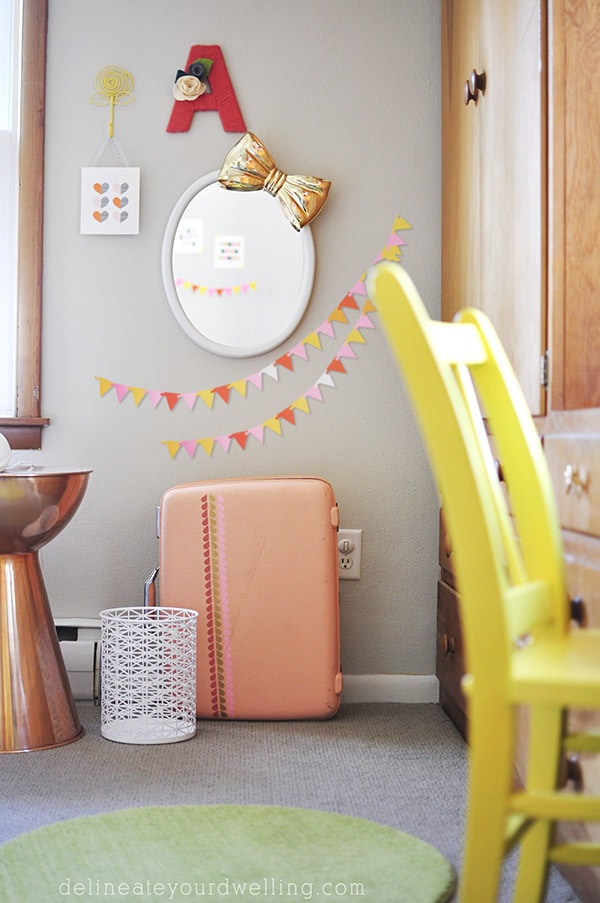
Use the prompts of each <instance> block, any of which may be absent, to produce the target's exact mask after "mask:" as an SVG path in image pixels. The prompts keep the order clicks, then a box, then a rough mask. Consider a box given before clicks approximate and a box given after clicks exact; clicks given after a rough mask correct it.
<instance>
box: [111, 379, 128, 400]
mask: <svg viewBox="0 0 600 903" xmlns="http://www.w3.org/2000/svg"><path fill="white" fill-rule="evenodd" d="M113 389H114V390H115V392H116V393H117V398H118V399H119V401H123V399H124V398H125V396H126V395H127V393H128V392H129V386H124V385H123V383H113Z"/></svg>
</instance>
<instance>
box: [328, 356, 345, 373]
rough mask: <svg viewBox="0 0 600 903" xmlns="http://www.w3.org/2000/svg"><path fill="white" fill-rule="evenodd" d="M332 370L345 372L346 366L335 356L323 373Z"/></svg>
mask: <svg viewBox="0 0 600 903" xmlns="http://www.w3.org/2000/svg"><path fill="white" fill-rule="evenodd" d="M332 370H335V371H337V372H338V373H345V372H346V368H345V367H344V365H343V364H342V362H341V361H340V360H338V359H337V357H334V359H333V360H332V362H331V363H330V365H329V366H328V367H327V369H326V371H325V373H330V372H331V371H332Z"/></svg>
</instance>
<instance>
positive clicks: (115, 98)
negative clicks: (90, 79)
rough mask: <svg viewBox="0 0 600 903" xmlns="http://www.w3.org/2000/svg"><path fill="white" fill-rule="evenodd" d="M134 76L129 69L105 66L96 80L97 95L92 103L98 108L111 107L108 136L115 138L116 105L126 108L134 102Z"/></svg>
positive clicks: (92, 99) (91, 98) (94, 95)
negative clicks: (125, 106) (126, 105)
mask: <svg viewBox="0 0 600 903" xmlns="http://www.w3.org/2000/svg"><path fill="white" fill-rule="evenodd" d="M133 84H134V82H133V75H132V74H131V72H128V71H127V69H121V67H120V66H105V67H104V69H101V70H100V71H99V72H98V73H97V75H96V77H95V79H94V88H95V89H96V93H95V94H93V95H92V97H90V103H93V104H95V105H96V106H98V107H106V106H110V122H109V125H108V135H109V137H110V138H113V137H114V130H115V128H114V123H115V104H116V105H117V106H124V105H125V104H127V103H131V101H132V100H133V94H132V89H133Z"/></svg>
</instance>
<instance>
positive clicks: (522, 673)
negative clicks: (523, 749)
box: [509, 629, 600, 708]
mask: <svg viewBox="0 0 600 903" xmlns="http://www.w3.org/2000/svg"><path fill="white" fill-rule="evenodd" d="M512 665H513V668H512V680H511V683H510V687H509V694H510V699H511V701H512V702H515V703H534V704H536V703H537V704H550V705H553V706H556V705H559V706H565V707H573V706H581V707H582V708H596V707H600V630H587V629H584V630H574V631H573V632H571V633H568V634H566V635H564V636H559V637H557V636H555V635H552V636H550V635H545V634H544V633H543V632H542V633H540V634H538V635H536V638H535V640H534V641H533V642H532V643H531V645H529V646H525V647H524V648H523V649H521V650H519V652H518V653H517V654H516V655H514V656H513V659H512Z"/></svg>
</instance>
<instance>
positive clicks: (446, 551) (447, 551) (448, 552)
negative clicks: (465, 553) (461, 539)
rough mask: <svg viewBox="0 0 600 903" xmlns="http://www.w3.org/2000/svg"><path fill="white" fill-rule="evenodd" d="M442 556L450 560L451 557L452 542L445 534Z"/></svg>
mask: <svg viewBox="0 0 600 903" xmlns="http://www.w3.org/2000/svg"><path fill="white" fill-rule="evenodd" d="M444 554H445V556H446V558H450V556H451V555H452V541H451V539H450V537H449V536H448V534H447V533H446V535H445V536H444Z"/></svg>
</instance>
